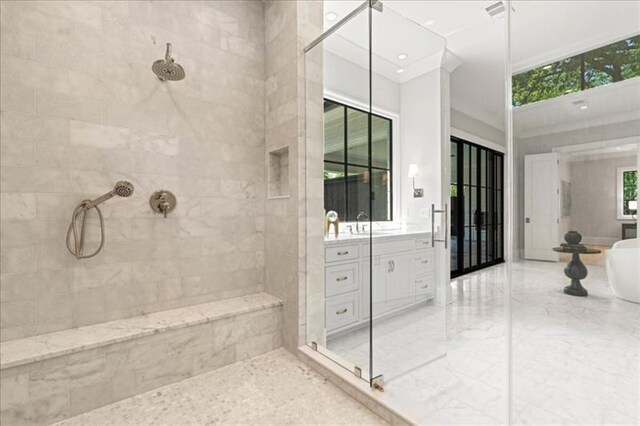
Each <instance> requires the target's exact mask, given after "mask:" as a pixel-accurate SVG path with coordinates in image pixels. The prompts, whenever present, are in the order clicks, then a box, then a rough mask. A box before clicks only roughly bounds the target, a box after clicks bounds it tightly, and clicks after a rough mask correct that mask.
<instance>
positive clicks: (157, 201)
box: [149, 190, 178, 217]
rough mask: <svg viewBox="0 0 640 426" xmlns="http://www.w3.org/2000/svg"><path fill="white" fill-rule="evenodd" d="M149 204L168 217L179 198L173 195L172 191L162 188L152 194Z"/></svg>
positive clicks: (155, 210)
mask: <svg viewBox="0 0 640 426" xmlns="http://www.w3.org/2000/svg"><path fill="white" fill-rule="evenodd" d="M149 204H150V205H151V209H152V210H153V211H154V212H156V213H160V214H162V215H164V217H167V215H168V214H169V213H171V212H172V211H173V210H174V209H175V208H176V205H177V204H178V200H177V199H176V196H175V195H173V194H172V193H171V192H170V191H165V190H160V191H156V192H154V193H153V194H151V198H149Z"/></svg>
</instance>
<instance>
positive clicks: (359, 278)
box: [305, 2, 384, 381]
mask: <svg viewBox="0 0 640 426" xmlns="http://www.w3.org/2000/svg"><path fill="white" fill-rule="evenodd" d="M332 3H335V4H332ZM325 6H326V7H327V8H330V10H332V11H333V13H335V14H336V15H337V16H339V17H340V18H341V19H340V21H338V23H336V24H335V25H334V26H331V27H325V30H326V31H325V33H324V34H323V35H322V36H321V37H320V38H318V39H317V40H316V41H315V42H313V43H312V44H311V45H309V46H307V47H306V48H305V74H306V144H305V151H306V152H305V158H306V174H305V187H306V200H305V203H306V271H305V277H306V305H305V308H306V313H305V316H306V324H305V328H306V343H307V344H308V345H310V346H311V347H312V348H313V349H315V350H317V351H318V352H319V353H321V354H323V355H325V356H327V357H328V358H329V359H331V360H332V361H334V362H336V363H337V364H339V365H340V366H342V367H344V368H346V369H348V370H349V371H351V372H353V373H354V374H356V375H357V376H359V377H362V378H363V379H364V380H367V381H368V379H369V376H370V375H369V371H370V369H369V365H370V341H369V338H370V329H369V327H370V323H369V320H368V318H369V314H368V312H369V294H370V292H369V287H368V286H369V279H368V274H369V267H368V261H369V257H368V252H369V249H368V247H369V241H370V240H369V238H370V232H371V227H370V226H368V222H367V219H365V218H369V217H371V216H372V214H371V210H370V205H371V203H370V194H371V192H372V191H371V177H372V174H373V175H374V178H376V177H377V175H376V173H377V172H374V173H372V169H371V168H370V164H369V163H370V161H369V158H370V152H369V140H370V136H369V120H370V115H369V112H370V108H369V106H370V92H369V74H370V67H369V51H370V40H369V37H370V24H369V14H368V9H369V7H368V6H369V4H368V3H362V4H361V5H360V6H358V5H357V4H356V5H355V6H354V3H353V2H326V4H325ZM354 7H356V8H355V9H354ZM327 24H328V22H327ZM383 124H384V123H383Z"/></svg>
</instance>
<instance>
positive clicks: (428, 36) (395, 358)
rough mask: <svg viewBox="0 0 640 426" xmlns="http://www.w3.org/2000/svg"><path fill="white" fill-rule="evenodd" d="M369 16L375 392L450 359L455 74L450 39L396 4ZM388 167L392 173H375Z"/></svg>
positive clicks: (371, 339)
mask: <svg viewBox="0 0 640 426" xmlns="http://www.w3.org/2000/svg"><path fill="white" fill-rule="evenodd" d="M390 5H391V6H390ZM369 14H370V19H371V57H370V60H371V74H370V79H371V80H370V81H371V94H370V103H371V104H370V112H371V117H372V118H371V119H370V123H369V125H370V138H371V141H370V145H369V146H370V153H371V155H370V156H369V169H370V185H371V207H370V210H371V211H372V212H373V214H372V215H369V220H368V221H369V226H370V229H371V236H370V243H371V244H370V247H369V256H370V259H371V262H370V263H368V264H367V265H365V267H366V266H368V267H369V270H368V271H366V268H365V273H364V274H363V276H368V277H369V280H370V282H369V286H370V303H371V315H370V318H369V320H370V331H371V338H370V342H371V367H370V373H371V377H370V378H371V380H372V386H374V387H376V386H379V385H382V386H384V383H385V382H386V383H387V384H388V386H390V387H393V386H394V385H393V382H394V381H395V380H396V379H399V378H401V377H403V376H405V375H407V373H410V372H412V371H414V370H416V369H419V368H420V367H421V366H424V365H425V364H428V363H429V362H430V361H433V360H435V359H438V358H441V357H443V356H444V355H445V354H446V328H445V321H446V318H445V313H446V312H445V307H446V303H447V289H448V287H449V241H448V238H449V235H448V226H447V224H448V214H449V209H448V203H449V199H448V198H449V173H450V172H449V142H448V134H449V131H448V127H447V122H446V118H445V117H448V111H447V109H448V108H449V105H448V93H446V91H447V90H448V72H447V71H446V63H445V61H446V55H445V40H444V39H443V38H442V37H440V36H438V35H436V34H434V33H432V32H431V31H429V30H427V29H426V28H424V27H423V26H421V25H419V24H417V23H416V22H413V21H412V20H410V19H408V18H406V17H405V16H402V15H401V14H399V13H397V12H396V11H394V10H393V4H392V3H384V5H383V6H382V7H379V8H372V9H370V10H369ZM408 41H411V43H408ZM376 116H380V117H385V118H386V119H388V120H390V121H391V123H392V124H391V129H390V132H391V136H390V137H383V136H384V134H385V133H384V132H383V131H380V129H379V128H378V127H377V121H376ZM385 152H387V153H388V155H382V153H385ZM381 158H383V159H384V160H387V161H388V162H389V164H388V166H387V165H386V164H384V160H383V161H381ZM444 160H446V161H444ZM381 163H383V164H382V166H384V167H385V170H384V172H380V171H378V170H376V167H379V166H381ZM388 201H391V202H388ZM367 272H368V274H367Z"/></svg>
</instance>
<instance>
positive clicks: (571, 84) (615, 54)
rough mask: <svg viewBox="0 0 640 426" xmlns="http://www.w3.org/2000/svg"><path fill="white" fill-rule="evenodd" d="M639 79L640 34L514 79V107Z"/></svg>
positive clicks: (525, 73)
mask: <svg viewBox="0 0 640 426" xmlns="http://www.w3.org/2000/svg"><path fill="white" fill-rule="evenodd" d="M638 76H640V35H636V36H634V37H631V38H627V39H624V40H620V41H618V42H615V43H612V44H609V45H606V46H603V47H600V48H598V49H594V50H591V51H589V52H585V53H581V54H580V55H576V56H572V57H570V58H566V59H562V60H560V61H557V62H553V63H551V64H547V65H544V66H541V67H538V68H535V69H532V70H529V71H526V72H523V73H520V74H517V75H514V76H513V106H521V105H526V104H528V103H531V102H538V101H543V100H546V99H551V98H555V97H558V96H562V95H565V94H567V93H571V92H579V91H581V90H586V89H591V88H593V87H598V86H605V85H607V84H610V83H615V82H618V81H623V80H627V79H630V78H634V77H638Z"/></svg>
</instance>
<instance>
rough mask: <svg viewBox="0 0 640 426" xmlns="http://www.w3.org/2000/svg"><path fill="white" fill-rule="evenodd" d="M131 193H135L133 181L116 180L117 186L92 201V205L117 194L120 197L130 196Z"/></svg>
mask: <svg viewBox="0 0 640 426" xmlns="http://www.w3.org/2000/svg"><path fill="white" fill-rule="evenodd" d="M131 194H133V184H132V183H131V182H127V181H126V180H120V181H118V182H116V186H114V187H113V189H112V190H111V191H109V192H107V193H106V194H104V195H103V196H101V197H98V198H96V199H95V200H93V201H91V207H95V206H97V205H98V204H102V203H104V202H105V201H107V200H108V199H110V198H111V197H113V196H114V195H117V196H119V197H129V196H131Z"/></svg>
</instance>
